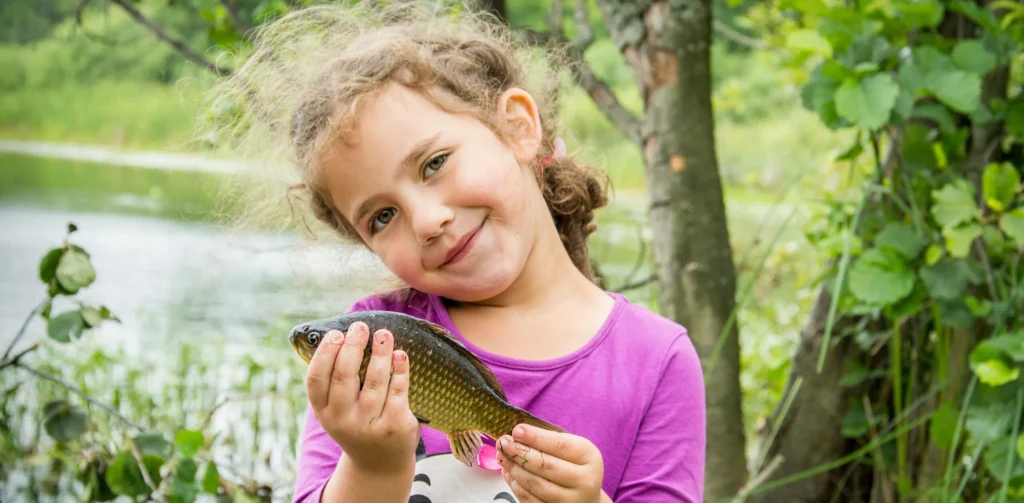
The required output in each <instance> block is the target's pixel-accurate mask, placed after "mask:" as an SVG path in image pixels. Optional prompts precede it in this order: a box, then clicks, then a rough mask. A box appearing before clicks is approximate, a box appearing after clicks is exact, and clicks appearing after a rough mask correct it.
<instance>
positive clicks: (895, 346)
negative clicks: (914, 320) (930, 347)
mask: <svg viewBox="0 0 1024 503" xmlns="http://www.w3.org/2000/svg"><path fill="white" fill-rule="evenodd" d="M901 335H902V334H901V331H900V323H899V322H897V323H896V325H895V326H894V327H893V331H892V337H891V338H890V339H889V357H890V358H889V366H890V368H891V370H892V388H893V393H892V401H893V409H894V410H895V411H896V415H897V416H902V415H903V365H902V359H901V357H900V353H901V347H900V346H901V345H902V344H903V341H902V339H903V338H902V336H901ZM896 463H897V465H896V469H897V473H899V484H897V493H898V494H899V499H900V501H903V498H904V497H903V490H902V486H903V485H904V484H905V483H906V482H907V437H906V436H905V435H900V436H899V437H896Z"/></svg>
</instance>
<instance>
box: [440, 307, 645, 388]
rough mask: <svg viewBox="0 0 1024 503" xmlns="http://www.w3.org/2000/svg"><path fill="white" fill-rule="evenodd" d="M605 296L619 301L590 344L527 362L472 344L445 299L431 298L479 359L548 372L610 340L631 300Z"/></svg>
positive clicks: (443, 318) (446, 322)
mask: <svg viewBox="0 0 1024 503" xmlns="http://www.w3.org/2000/svg"><path fill="white" fill-rule="evenodd" d="M605 293H606V294H607V295H610V296H611V297H612V299H614V300H615V303H614V304H613V305H612V310H611V312H609V313H608V316H607V317H605V320H604V322H603V323H602V324H601V327H600V328H599V329H598V330H597V332H596V333H595V334H594V336H593V337H591V338H590V340H589V341H587V343H586V344H584V345H583V346H581V347H579V348H578V349H576V350H575V351H572V352H570V353H567V354H564V355H562V356H559V357H556V358H550V359H547V360H524V359H520V358H512V357H509V356H504V355H500V354H498V353H492V352H490V351H487V350H485V349H483V348H481V347H479V346H477V345H475V344H473V343H472V342H469V340H467V339H466V338H465V337H463V335H462V333H461V332H459V329H458V328H457V327H456V326H455V323H454V322H453V321H452V318H451V316H450V315H449V314H448V308H447V307H446V306H445V305H444V302H442V301H441V298H440V297H439V296H437V295H433V294H431V295H429V296H428V297H429V298H430V304H431V306H432V307H433V308H434V309H435V312H437V316H438V318H439V321H440V322H441V324H442V325H444V326H445V327H447V328H448V329H449V331H451V333H452V335H454V336H455V339H456V340H458V341H459V342H460V343H462V345H464V346H466V347H467V348H468V349H469V350H470V351H472V352H473V354H475V355H477V357H478V358H480V359H481V360H483V361H484V362H486V363H488V364H491V365H497V366H501V367H506V368H512V369H522V370H548V369H553V368H557V367H561V366H564V365H568V364H570V363H573V362H575V361H576V360H579V359H580V358H583V357H584V356H587V355H588V354H590V352H592V351H593V350H594V349H596V348H597V347H598V346H599V345H600V344H601V343H602V342H603V341H604V340H605V339H606V338H607V337H608V334H609V333H611V328H612V326H613V325H614V324H615V321H616V320H617V319H618V317H619V315H620V314H622V311H623V309H625V306H626V303H627V302H628V301H627V299H626V297H625V296H624V295H622V294H620V293H617V292H607V291H606V292H605Z"/></svg>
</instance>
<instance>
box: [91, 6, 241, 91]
mask: <svg viewBox="0 0 1024 503" xmlns="http://www.w3.org/2000/svg"><path fill="white" fill-rule="evenodd" d="M111 1H112V2H114V3H116V4H117V5H118V6H120V7H121V8H122V9H124V10H125V12H127V13H128V15H129V16H131V17H132V18H134V19H135V20H136V21H138V22H139V23H140V24H142V25H143V26H145V27H146V28H148V29H149V31H151V32H153V34H154V35H156V37H157V38H159V39H160V40H163V41H164V42H167V44H168V45H170V46H171V47H173V48H174V49H175V50H177V51H178V52H179V53H181V54H182V55H183V56H185V58H187V59H188V60H190V61H192V62H193V63H196V64H199V65H201V66H203V67H204V68H206V69H207V70H210V71H212V72H214V73H216V74H217V75H220V76H228V75H231V70H228V69H227V68H223V67H220V66H217V65H216V64H214V63H213V62H212V61H210V60H208V59H206V58H204V57H203V56H202V55H201V54H199V53H197V52H195V51H194V50H192V48H191V47H189V46H188V44H186V43H185V42H182V41H181V40H178V39H176V38H174V37H172V36H171V35H170V34H169V33H167V32H166V31H164V29H163V28H161V27H160V25H158V24H156V23H154V22H153V21H151V20H150V19H149V18H147V17H146V16H144V15H142V13H141V12H139V10H138V9H136V8H135V6H134V5H132V4H131V3H129V1H128V0H111Z"/></svg>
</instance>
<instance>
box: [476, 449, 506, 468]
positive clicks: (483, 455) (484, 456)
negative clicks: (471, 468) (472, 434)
mask: <svg viewBox="0 0 1024 503" xmlns="http://www.w3.org/2000/svg"><path fill="white" fill-rule="evenodd" d="M497 454H498V450H497V449H495V448H494V446H493V445H491V444H484V445H483V447H481V448H480V453H479V454H477V456H476V464H477V466H479V467H480V468H483V469H484V470H490V471H492V472H496V471H498V470H501V465H499V464H498V459H497Z"/></svg>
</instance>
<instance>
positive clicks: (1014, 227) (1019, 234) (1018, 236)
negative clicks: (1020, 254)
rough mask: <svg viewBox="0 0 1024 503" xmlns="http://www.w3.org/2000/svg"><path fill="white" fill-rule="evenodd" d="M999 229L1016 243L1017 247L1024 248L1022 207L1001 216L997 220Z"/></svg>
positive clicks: (1023, 210)
mask: <svg viewBox="0 0 1024 503" xmlns="http://www.w3.org/2000/svg"><path fill="white" fill-rule="evenodd" d="M999 227H1000V228H1002V229H1003V232H1005V233H1006V235H1007V236H1010V239H1013V240H1014V241H1015V242H1016V243H1017V246H1024V207H1020V208H1017V209H1015V210H1013V211H1011V212H1009V213H1005V214H1003V216H1002V218H1000V219H999Z"/></svg>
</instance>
